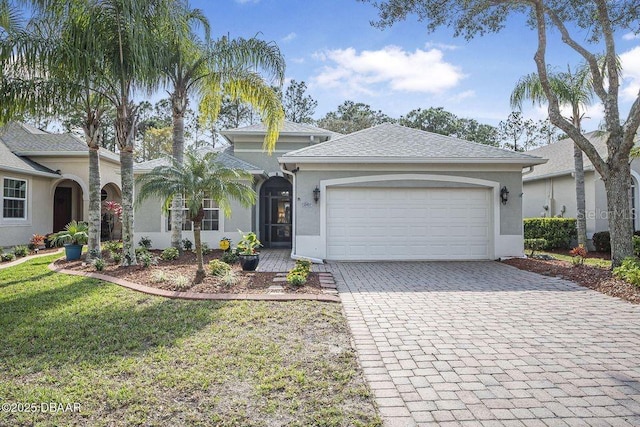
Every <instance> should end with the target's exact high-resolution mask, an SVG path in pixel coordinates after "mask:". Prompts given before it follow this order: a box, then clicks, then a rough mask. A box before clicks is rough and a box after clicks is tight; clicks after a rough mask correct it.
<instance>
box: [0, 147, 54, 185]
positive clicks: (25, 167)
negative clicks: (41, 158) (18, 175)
mask: <svg viewBox="0 0 640 427" xmlns="http://www.w3.org/2000/svg"><path fill="white" fill-rule="evenodd" d="M0 169H2V170H7V171H11V172H22V173H26V174H29V175H46V176H49V175H50V176H51V177H54V176H58V175H56V173H55V172H54V171H52V170H51V169H49V168H46V167H44V166H42V165H41V164H38V163H36V162H34V161H32V160H30V159H28V158H26V157H20V156H16V155H15V154H13V153H12V152H11V150H9V147H7V146H6V145H5V144H4V143H3V142H2V140H1V139H0Z"/></svg>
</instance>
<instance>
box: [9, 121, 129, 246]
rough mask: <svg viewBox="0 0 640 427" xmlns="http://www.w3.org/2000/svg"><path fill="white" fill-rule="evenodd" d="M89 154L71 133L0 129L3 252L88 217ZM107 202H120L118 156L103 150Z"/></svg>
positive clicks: (15, 126)
mask: <svg viewBox="0 0 640 427" xmlns="http://www.w3.org/2000/svg"><path fill="white" fill-rule="evenodd" d="M88 153H89V149H88V148H87V146H86V144H85V143H84V142H83V141H81V140H80V139H79V138H77V137H75V136H73V135H71V134H52V133H48V132H44V131H42V130H40V129H37V128H34V127H32V126H28V125H25V124H20V123H9V124H7V125H6V126H4V127H3V128H0V185H2V198H1V199H0V212H2V215H0V247H6V246H14V245H19V244H27V243H28V242H29V240H30V238H31V236H32V235H33V234H35V233H37V234H47V233H51V232H55V231H59V230H61V229H62V228H64V226H65V225H66V224H67V223H69V222H70V221H71V220H74V219H75V220H78V221H80V220H87V219H88V216H89V190H88V189H89V187H88V185H89V155H88ZM100 173H101V176H102V182H101V188H102V198H103V200H114V201H118V202H119V201H120V200H121V198H120V195H121V193H120V187H119V185H118V184H117V183H119V182H120V161H119V158H118V155H116V154H114V153H112V152H110V151H107V150H105V149H101V150H100Z"/></svg>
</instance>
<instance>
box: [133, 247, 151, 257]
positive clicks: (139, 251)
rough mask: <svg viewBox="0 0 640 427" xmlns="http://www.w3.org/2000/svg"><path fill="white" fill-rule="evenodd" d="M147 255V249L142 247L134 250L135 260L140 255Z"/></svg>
mask: <svg viewBox="0 0 640 427" xmlns="http://www.w3.org/2000/svg"><path fill="white" fill-rule="evenodd" d="M148 253H149V249H147V248H145V247H144V246H141V247H139V248H136V258H140V257H141V256H142V255H144V254H148Z"/></svg>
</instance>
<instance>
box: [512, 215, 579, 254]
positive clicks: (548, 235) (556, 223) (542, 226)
mask: <svg viewBox="0 0 640 427" xmlns="http://www.w3.org/2000/svg"><path fill="white" fill-rule="evenodd" d="M577 236H578V230H577V228H576V219H575V218H525V219H524V238H525V239H545V240H546V241H547V246H546V247H545V249H556V248H565V249H566V248H569V247H570V246H571V241H572V240H573V239H575V238H577Z"/></svg>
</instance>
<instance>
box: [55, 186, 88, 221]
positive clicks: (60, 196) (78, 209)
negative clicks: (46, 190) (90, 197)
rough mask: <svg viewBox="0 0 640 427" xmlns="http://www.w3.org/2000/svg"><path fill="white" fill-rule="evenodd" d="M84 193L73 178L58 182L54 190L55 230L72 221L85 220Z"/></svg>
mask: <svg viewBox="0 0 640 427" xmlns="http://www.w3.org/2000/svg"><path fill="white" fill-rule="evenodd" d="M83 201H84V193H83V191H82V187H81V186H80V185H79V184H78V183H77V182H75V181H73V180H71V179H64V180H62V181H60V182H58V183H57V184H56V186H55V189H54V192H53V231H54V232H57V231H60V230H63V229H64V227H65V226H66V225H67V224H69V223H70V222H71V221H73V220H76V221H82V220H83V208H84V205H83Z"/></svg>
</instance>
